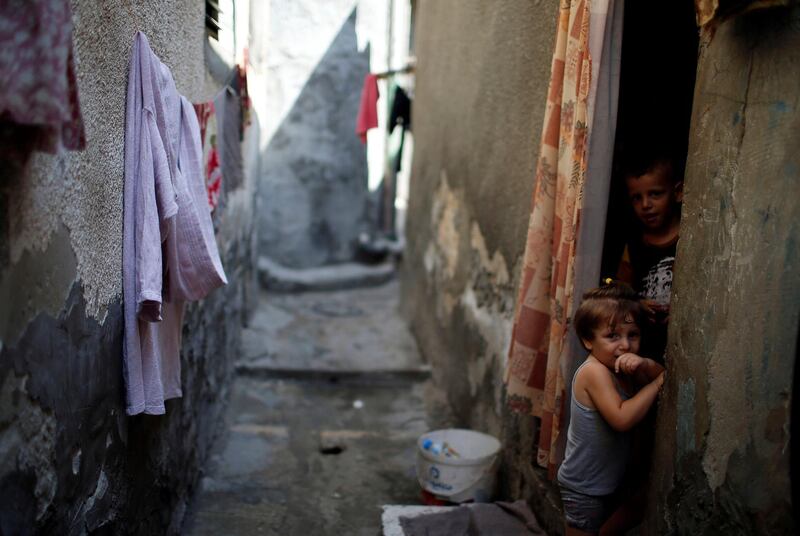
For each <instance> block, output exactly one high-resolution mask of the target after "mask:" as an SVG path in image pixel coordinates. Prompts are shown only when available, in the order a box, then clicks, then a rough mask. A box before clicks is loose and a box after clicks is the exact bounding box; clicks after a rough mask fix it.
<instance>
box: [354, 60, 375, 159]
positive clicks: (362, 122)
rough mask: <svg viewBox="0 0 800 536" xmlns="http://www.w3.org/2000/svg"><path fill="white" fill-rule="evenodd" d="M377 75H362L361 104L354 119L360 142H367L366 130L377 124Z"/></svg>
mask: <svg viewBox="0 0 800 536" xmlns="http://www.w3.org/2000/svg"><path fill="white" fill-rule="evenodd" d="M378 96H379V95H378V77H377V76H375V75H374V74H368V75H367V76H365V77H364V89H362V90H361V106H360V107H359V109H358V118H357V119H356V134H358V137H359V138H361V143H367V131H368V130H369V129H371V128H375V127H377V126H378Z"/></svg>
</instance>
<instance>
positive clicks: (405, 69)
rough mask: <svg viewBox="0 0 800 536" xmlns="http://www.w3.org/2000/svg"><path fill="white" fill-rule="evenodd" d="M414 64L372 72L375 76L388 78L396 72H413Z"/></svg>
mask: <svg viewBox="0 0 800 536" xmlns="http://www.w3.org/2000/svg"><path fill="white" fill-rule="evenodd" d="M414 68H415V66H414V64H409V65H406V66H405V67H402V68H400V69H390V70H388V71H384V72H382V73H373V74H374V75H375V77H376V78H388V77H390V76H394V75H396V74H406V73H413V72H414Z"/></svg>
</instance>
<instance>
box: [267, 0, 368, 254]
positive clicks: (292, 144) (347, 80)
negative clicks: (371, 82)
mask: <svg viewBox="0 0 800 536" xmlns="http://www.w3.org/2000/svg"><path fill="white" fill-rule="evenodd" d="M358 3H359V2H358V1H357V0H335V1H326V2H320V1H319V0H272V1H271V2H269V4H268V5H267V3H264V4H263V5H261V6H260V7H259V8H258V10H259V11H258V12H259V13H262V16H263V18H262V20H263V21H264V22H263V24H264V27H263V29H262V30H261V31H260V32H259V33H262V36H261V37H259V40H260V41H261V42H262V43H263V46H262V47H261V50H262V51H263V52H262V53H256V54H254V61H256V62H257V63H258V64H259V67H260V69H261V70H262V71H263V72H264V73H265V75H266V77H267V83H266V87H265V91H266V95H265V97H264V98H265V112H264V113H265V127H264V129H263V130H264V145H265V147H264V152H263V158H262V162H263V165H262V169H261V178H260V180H261V186H260V190H261V196H260V208H259V250H260V251H259V253H260V254H262V255H266V256H267V257H270V258H271V259H273V260H274V261H277V262H278V263H281V264H284V265H286V266H291V267H296V268H307V267H313V266H321V265H325V264H332V263H337V262H345V261H350V260H352V259H353V256H354V253H355V246H356V242H357V238H358V235H359V232H360V231H363V230H368V229H369V227H370V226H369V218H368V215H367V202H368V189H367V157H366V149H365V147H364V145H362V143H361V141H360V140H359V139H358V137H357V136H356V134H355V124H356V116H357V114H358V107H359V102H360V98H361V88H362V84H363V81H364V76H365V75H366V74H367V73H368V72H369V50H368V49H366V48H364V49H359V43H358V40H357V35H356V22H357V15H358V10H357V5H358ZM267 15H268V16H267ZM264 19H266V20H264ZM373 219H374V218H373Z"/></svg>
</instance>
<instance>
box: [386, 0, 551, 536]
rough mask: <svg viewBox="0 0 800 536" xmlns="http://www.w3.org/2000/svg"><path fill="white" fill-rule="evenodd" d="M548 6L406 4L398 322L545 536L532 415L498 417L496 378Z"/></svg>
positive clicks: (459, 0)
mask: <svg viewBox="0 0 800 536" xmlns="http://www.w3.org/2000/svg"><path fill="white" fill-rule="evenodd" d="M557 10H558V3H557V2H529V1H525V0H509V1H504V2H482V1H479V0H468V1H463V0H428V1H420V2H417V12H416V18H415V20H416V27H415V30H414V31H415V38H416V41H415V52H416V55H417V58H418V60H417V71H416V86H415V95H414V97H415V100H414V110H413V119H412V122H413V125H414V140H415V145H414V160H413V164H412V170H411V184H410V196H409V207H408V217H407V225H406V233H407V238H408V249H407V251H406V255H405V260H404V265H403V267H402V284H403V308H404V311H405V314H406V317H407V318H408V319H409V320H410V322H411V325H412V329H413V331H414V333H415V335H416V337H417V340H418V342H419V346H420V349H421V351H422V352H423V354H424V356H425V358H426V359H427V360H428V361H429V362H430V363H431V365H432V368H433V375H434V380H435V382H436V384H437V386H438V389H439V390H441V391H443V392H446V393H447V398H448V401H449V405H450V407H451V408H452V410H453V413H454V415H455V419H456V421H457V423H456V424H457V425H460V426H465V427H470V428H473V429H478V430H483V431H487V432H489V433H492V434H493V435H495V436H497V437H499V438H501V439H503V440H504V443H505V445H506V448H505V450H504V452H505V456H506V460H505V463H504V471H503V472H504V485H503V487H504V494H505V495H508V496H511V495H513V496H525V497H528V498H531V500H532V501H534V503H536V504H537V505H539V506H541V507H539V508H538V510H539V511H541V512H544V514H542V515H544V516H549V518H548V519H546V520H545V522H546V523H549V527H552V528H555V527H560V526H561V521H560V519H559V518H558V510H557V508H555V507H553V505H552V500H553V498H552V496H551V495H548V494H547V488H546V486H545V487H540V484H541V478H542V477H541V474H540V473H539V472H538V471H537V470H536V469H534V467H533V464H532V460H533V459H534V458H535V456H534V454H533V451H532V443H533V428H532V423H531V422H530V421H531V420H532V419H531V418H529V417H525V418H518V417H514V416H511V415H509V414H508V412H507V410H506V409H505V407H504V403H503V388H502V385H503V382H502V378H503V370H504V366H505V361H506V352H507V351H508V344H509V341H510V337H511V327H512V320H513V309H514V300H515V299H516V292H517V284H518V278H519V274H520V267H521V263H522V255H523V252H524V248H525V241H526V232H527V227H528V218H529V214H530V206H531V194H532V191H533V185H534V169H535V165H536V157H537V155H538V151H539V136H540V133H541V127H542V120H543V115H544V105H545V100H546V92H547V84H548V81H549V78H550V62H551V58H552V47H553V44H554V36H555V28H556V14H557ZM504 423H505V425H504ZM507 434H510V435H507ZM506 469H507V470H506ZM545 503H547V504H545Z"/></svg>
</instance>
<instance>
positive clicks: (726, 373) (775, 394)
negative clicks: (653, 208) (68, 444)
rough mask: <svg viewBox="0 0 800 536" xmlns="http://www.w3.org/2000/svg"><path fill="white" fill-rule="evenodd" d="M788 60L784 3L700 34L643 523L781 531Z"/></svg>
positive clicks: (784, 516)
mask: <svg viewBox="0 0 800 536" xmlns="http://www.w3.org/2000/svg"><path fill="white" fill-rule="evenodd" d="M799 66H800V9H798V8H797V7H794V8H793V9H791V10H790V9H774V10H769V11H764V12H754V13H749V14H744V15H741V16H739V17H736V18H732V19H729V20H727V21H725V22H723V23H722V24H720V25H719V27H717V28H714V29H706V30H704V32H703V33H702V34H701V46H700V57H699V63H698V72H697V83H696V87H695V98H694V108H693V117H692V128H691V135H690V139H689V155H688V167H687V172H686V181H685V193H686V195H685V202H684V212H683V220H682V222H681V240H680V243H679V245H678V253H677V260H676V273H675V280H674V286H673V306H672V313H671V322H670V333H669V347H668V356H669V359H670V368H669V379H668V385H667V389H666V395H665V397H664V399H663V400H662V401H661V404H660V409H659V412H660V414H659V423H658V430H657V433H658V437H657V441H656V444H657V445H658V447H657V450H656V454H655V459H656V460H657V463H656V465H655V467H654V481H653V490H652V491H653V493H652V494H651V495H652V496H651V502H652V503H653V504H652V508H651V509H650V510H649V512H650V524H651V526H650V527H649V529H650V532H651V533H653V534H657V533H658V534H667V533H673V534H674V533H677V534H721V533H727V534H747V533H750V534H752V533H759V534H793V533H794V530H796V528H794V527H793V520H792V494H791V483H790V477H789V474H790V473H789V469H790V468H789V461H790V460H789V457H790V452H791V451H792V448H791V445H790V435H791V434H796V433H797V431H796V430H791V424H790V413H791V412H790V409H791V402H792V396H793V395H792V390H793V385H792V381H793V375H792V370H793V368H794V367H796V366H797V364H796V356H797V346H796V345H797V337H798V321H799V320H800V250H799V249H798V243H799V242H800V220H799V219H798V215H800V155H798V152H797V147H798V146H800V129H799V128H798V127H800V112H799V110H800V81H799V80H798V77H797V76H796V72H797V69H798V67H799ZM795 396H796V393H795ZM794 450H795V453H796V447H794ZM795 507H796V505H795Z"/></svg>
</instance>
